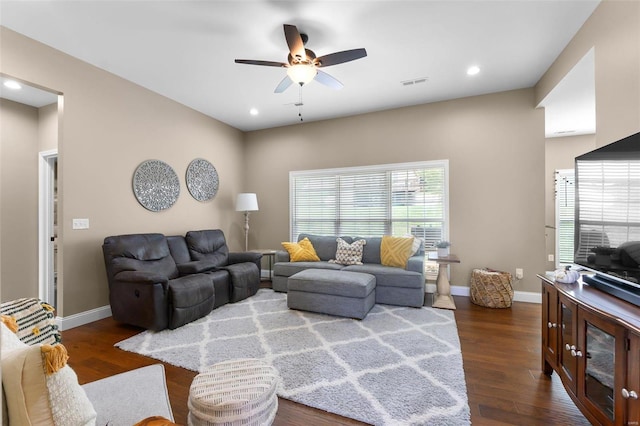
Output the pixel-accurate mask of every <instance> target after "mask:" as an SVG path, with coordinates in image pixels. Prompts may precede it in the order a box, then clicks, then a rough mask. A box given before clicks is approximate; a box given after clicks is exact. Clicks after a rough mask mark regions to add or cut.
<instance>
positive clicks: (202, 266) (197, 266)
mask: <svg viewBox="0 0 640 426" xmlns="http://www.w3.org/2000/svg"><path fill="white" fill-rule="evenodd" d="M176 266H177V267H178V272H179V273H180V276H183V275H192V274H200V273H202V272H209V271H213V270H215V269H217V267H215V266H213V265H212V264H211V262H209V261H208V260H194V261H192V262H186V263H179V264H177V265H176Z"/></svg>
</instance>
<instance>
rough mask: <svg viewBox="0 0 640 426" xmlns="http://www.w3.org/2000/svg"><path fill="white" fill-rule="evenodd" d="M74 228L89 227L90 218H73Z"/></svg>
mask: <svg viewBox="0 0 640 426" xmlns="http://www.w3.org/2000/svg"><path fill="white" fill-rule="evenodd" d="M72 227H73V229H89V219H73V224H72Z"/></svg>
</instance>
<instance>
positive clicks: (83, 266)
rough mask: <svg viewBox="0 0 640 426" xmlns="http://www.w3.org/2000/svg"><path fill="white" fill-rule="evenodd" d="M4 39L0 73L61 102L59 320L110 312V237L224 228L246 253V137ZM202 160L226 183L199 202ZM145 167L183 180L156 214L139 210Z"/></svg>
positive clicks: (10, 35) (58, 56) (12, 36)
mask: <svg viewBox="0 0 640 426" xmlns="http://www.w3.org/2000/svg"><path fill="white" fill-rule="evenodd" d="M0 31H1V33H0V38H1V39H2V49H1V50H0V55H1V56H0V59H1V60H0V72H2V73H4V74H7V75H9V76H13V77H16V78H19V79H22V80H25V81H28V82H32V83H34V84H36V85H38V86H41V87H44V88H49V89H51V90H52V91H55V92H60V93H62V94H63V96H64V107H63V110H62V111H61V114H62V120H61V125H60V129H59V133H60V135H61V137H60V140H59V145H58V152H59V162H58V167H59V192H60V194H59V195H60V196H59V201H60V204H59V218H60V220H59V222H60V225H59V235H60V237H61V247H60V259H59V262H60V263H59V264H60V265H61V268H60V272H59V274H60V275H59V279H61V281H62V282H61V283H60V284H61V285H60V290H61V292H59V293H60V294H61V296H60V297H59V299H58V308H59V314H61V315H62V316H69V315H72V314H76V313H80V312H84V311H88V310H91V309H94V308H98V307H101V306H105V305H108V303H109V300H108V288H107V282H106V277H105V271H104V263H103V259H102V251H101V244H102V241H103V239H104V237H106V236H108V235H114V234H123V233H138V232H163V233H166V234H182V233H184V232H185V231H187V230H190V229H206V228H220V229H222V230H223V231H224V232H225V234H226V236H227V239H228V240H229V244H230V247H231V249H239V248H240V247H242V245H243V230H242V226H243V223H242V216H241V215H239V214H237V213H236V212H235V211H234V206H233V203H234V197H235V194H236V193H238V192H241V191H242V190H244V188H243V182H244V181H243V179H244V169H243V167H242V165H243V162H244V148H243V135H242V133H241V132H240V131H238V130H236V129H234V128H231V127H230V126H227V125H225V124H223V123H221V122H219V121H216V120H214V119H212V118H209V117H207V116H204V115H203V114H200V113H198V112H196V111H193V110H191V109H189V108H186V107H185V106H183V105H181V104H178V103H176V102H174V101H171V100H169V99H167V98H165V97H163V96H160V95H158V94H155V93H152V92H150V91H148V90H146V89H144V88H142V87H140V86H137V85H135V84H133V83H131V82H128V81H126V80H123V79H121V78H118V77H116V76H114V75H112V74H109V73H107V72H105V71H102V70H100V69H98V68H95V67H93V66H91V65H89V64H87V63H84V62H81V61H79V60H77V59H75V58H72V57H70V56H68V55H65V54H63V53H61V52H59V51H56V50H54V49H51V48H49V47H47V46H44V45H42V44H40V43H37V42H35V41H33V40H30V39H28V38H26V37H23V36H22V35H19V34H17V33H15V32H12V31H10V30H8V29H6V28H0ZM35 137H36V138H37V134H36V135H35ZM198 157H200V158H204V159H207V160H209V161H210V162H211V163H212V164H213V165H214V166H215V167H216V169H217V171H218V175H219V177H220V189H219V192H218V194H217V196H216V197H215V198H214V199H213V200H212V201H210V202H207V203H201V202H198V201H196V200H194V199H193V198H192V197H191V196H190V194H189V193H188V191H187V189H186V186H185V183H184V182H185V178H184V174H185V171H186V168H187V165H188V164H189V162H190V161H191V160H193V159H194V158H198ZM148 159H158V160H162V161H165V162H167V163H168V164H169V165H171V166H172V167H173V168H174V170H175V171H176V173H177V174H178V177H179V178H180V182H181V188H180V191H181V192H180V197H179V199H178V201H177V202H176V204H175V205H174V206H173V207H171V208H170V209H168V210H165V211H162V212H158V213H154V212H150V211H148V210H146V209H144V208H143V207H142V206H141V205H140V204H138V202H137V200H136V199H135V197H134V195H133V192H132V189H131V181H132V176H133V172H134V171H135V168H136V167H137V166H138V165H139V164H140V163H141V162H142V161H144V160H148ZM33 164H36V163H35V160H34V163H33ZM23 167H24V166H23ZM29 167H31V166H29ZM34 167H35V166H34ZM34 170H35V169H34ZM34 173H35V172H34ZM3 182H4V180H3ZM73 218H88V219H89V220H90V229H88V230H72V229H71V223H72V219H73ZM2 229H3V230H4V229H5V227H4V223H3V228H2ZM3 253H4V250H3ZM3 266H4V265H3ZM34 282H35V283H36V285H37V280H35V281H34ZM2 286H3V288H2V298H3V299H5V300H7V298H8V297H9V296H8V295H9V294H11V295H12V297H13V296H17V295H19V294H17V293H19V291H16V290H15V289H13V290H7V289H5V283H4V281H3V283H2Z"/></svg>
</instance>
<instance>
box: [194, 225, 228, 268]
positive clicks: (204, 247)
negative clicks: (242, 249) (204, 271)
mask: <svg viewBox="0 0 640 426" xmlns="http://www.w3.org/2000/svg"><path fill="white" fill-rule="evenodd" d="M185 240H186V241H187V247H189V254H190V255H191V259H193V260H206V261H208V262H210V263H211V265H212V266H226V265H228V264H229V247H228V246H227V241H226V239H225V238H224V233H223V232H222V231H221V230H219V229H208V230H204V231H189V232H187V235H186V236H185Z"/></svg>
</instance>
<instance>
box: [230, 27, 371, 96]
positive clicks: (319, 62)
mask: <svg viewBox="0 0 640 426" xmlns="http://www.w3.org/2000/svg"><path fill="white" fill-rule="evenodd" d="M284 37H285V39H286V41H287V45H288V46H289V56H288V58H287V62H286V63H285V62H274V61H259V60H253V59H236V60H235V62H236V64H249V65H262V66H267V67H282V68H287V76H286V77H285V78H284V79H282V81H281V82H280V84H278V86H277V87H276V89H275V91H274V92H275V93H282V92H284V91H285V90H287V88H288V87H289V86H291V84H292V83H294V82H295V83H298V84H299V85H300V86H302V85H304V84H307V83H309V82H310V81H312V80H316V81H317V82H318V83H322V84H324V85H325V86H329V87H331V88H332V89H336V90H338V89H342V87H343V84H342V83H340V82H339V81H338V80H336V79H335V78H334V77H332V76H330V75H329V74H327V73H325V72H323V71H320V69H319V68H324V67H328V66H331V65H337V64H342V63H344V62H349V61H353V60H356V59H360V58H364V57H365V56H367V51H366V50H365V49H362V48H361V49H351V50H343V51H341V52H335V53H329V54H328V55H323V56H320V57H316V54H315V53H313V51H312V50H309V49H306V48H305V47H304V46H305V44H306V43H307V40H308V39H309V38H308V37H307V35H306V34H300V32H299V31H298V28H297V27H296V26H295V25H288V24H285V25H284Z"/></svg>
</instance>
